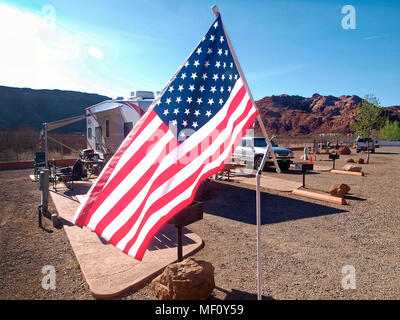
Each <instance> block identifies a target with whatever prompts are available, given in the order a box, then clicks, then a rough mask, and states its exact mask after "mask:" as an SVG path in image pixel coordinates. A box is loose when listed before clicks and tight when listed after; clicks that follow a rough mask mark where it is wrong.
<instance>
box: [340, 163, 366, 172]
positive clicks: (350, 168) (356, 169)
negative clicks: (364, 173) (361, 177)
mask: <svg viewBox="0 0 400 320" xmlns="http://www.w3.org/2000/svg"><path fill="white" fill-rule="evenodd" d="M342 170H344V171H353V172H361V170H362V168H361V167H358V166H355V165H353V164H346V165H345V166H344V167H343V169H342Z"/></svg>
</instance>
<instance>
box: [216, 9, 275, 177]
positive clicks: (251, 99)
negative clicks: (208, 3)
mask: <svg viewBox="0 0 400 320" xmlns="http://www.w3.org/2000/svg"><path fill="white" fill-rule="evenodd" d="M211 9H212V11H213V12H214V14H215V16H216V17H217V18H218V17H219V16H220V13H219V10H218V7H217V6H216V5H214V6H213V7H212V8H211ZM222 27H223V28H224V32H225V36H226V41H227V44H228V47H229V49H230V50H231V53H232V57H233V61H235V64H236V67H237V70H238V72H239V75H240V78H241V79H242V81H243V85H244V87H245V88H246V90H247V93H248V94H249V97H250V101H251V103H252V104H253V106H254V108H256V110H257V112H258V116H257V121H258V124H259V125H260V128H261V131H262V133H263V136H264V138H265V140H266V141H267V144H268V145H269V146H270V147H271V150H270V151H271V155H272V160H273V161H274V165H275V169H276V172H278V173H281V169H280V168H279V165H278V161H277V160H276V156H275V152H274V151H273V149H272V144H271V140H270V139H269V136H268V133H267V130H266V129H265V126H264V122H263V121H262V119H261V116H260V111H259V110H258V108H257V105H256V103H255V101H254V98H253V95H252V94H251V91H250V88H249V85H248V84H247V81H246V78H245V76H244V74H243V70H242V68H241V66H240V63H239V60H238V58H237V56H236V53H235V50H234V49H233V46H232V43H231V40H230V39H229V36H228V33H227V32H226V29H225V25H223V26H222Z"/></svg>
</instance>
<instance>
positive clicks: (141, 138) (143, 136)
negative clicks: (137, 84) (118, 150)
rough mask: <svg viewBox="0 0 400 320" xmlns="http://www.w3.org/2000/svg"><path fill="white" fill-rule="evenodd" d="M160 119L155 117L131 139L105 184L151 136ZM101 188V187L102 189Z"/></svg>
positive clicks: (159, 123)
mask: <svg viewBox="0 0 400 320" xmlns="http://www.w3.org/2000/svg"><path fill="white" fill-rule="evenodd" d="M161 123H162V120H161V119H160V118H159V117H157V116H156V117H155V118H154V119H153V120H152V121H151V122H150V123H149V124H148V125H147V126H146V127H145V128H144V129H143V131H142V132H141V133H140V134H139V135H138V136H137V137H136V139H135V140H133V142H132V144H131V145H130V146H129V147H128V149H126V150H125V152H124V153H123V154H122V156H121V158H120V159H119V160H118V163H117V165H116V166H115V168H114V170H113V172H112V174H111V176H110V177H109V178H108V180H107V183H106V184H105V185H104V188H105V187H106V186H107V184H108V183H109V182H110V181H111V180H112V179H113V178H114V176H115V175H116V174H117V173H118V171H119V170H120V169H121V168H122V167H123V166H124V165H125V163H126V162H127V161H128V160H129V159H130V158H132V157H133V155H134V154H135V153H136V152H137V151H138V150H139V148H140V147H141V146H142V145H143V144H144V143H145V142H146V141H148V140H149V139H150V138H153V135H154V132H155V131H156V130H157V128H159V127H160V125H161ZM104 188H103V189H104Z"/></svg>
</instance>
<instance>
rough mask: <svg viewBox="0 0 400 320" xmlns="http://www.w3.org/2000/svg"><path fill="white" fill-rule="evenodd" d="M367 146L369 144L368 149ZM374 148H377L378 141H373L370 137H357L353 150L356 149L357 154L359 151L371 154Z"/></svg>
mask: <svg viewBox="0 0 400 320" xmlns="http://www.w3.org/2000/svg"><path fill="white" fill-rule="evenodd" d="M368 144H369V147H368ZM376 148H379V144H378V141H376V140H373V139H372V137H369V138H368V139H364V138H361V137H357V139H356V142H355V149H356V151H357V153H359V152H361V151H367V150H368V149H369V151H370V152H371V153H375V149H376Z"/></svg>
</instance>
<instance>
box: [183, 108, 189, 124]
mask: <svg viewBox="0 0 400 320" xmlns="http://www.w3.org/2000/svg"><path fill="white" fill-rule="evenodd" d="M185 114H186V115H187V116H188V115H189V114H190V110H189V109H185ZM184 122H186V121H184Z"/></svg>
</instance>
